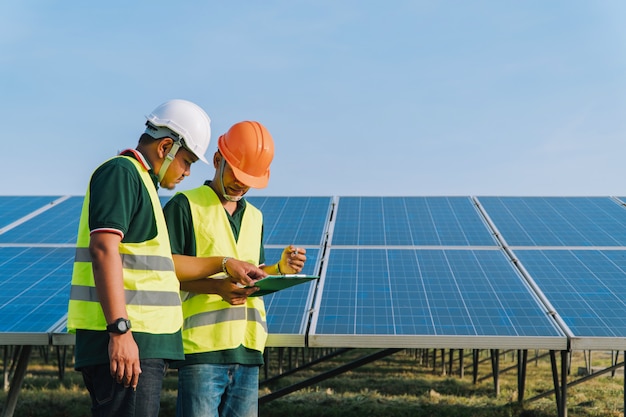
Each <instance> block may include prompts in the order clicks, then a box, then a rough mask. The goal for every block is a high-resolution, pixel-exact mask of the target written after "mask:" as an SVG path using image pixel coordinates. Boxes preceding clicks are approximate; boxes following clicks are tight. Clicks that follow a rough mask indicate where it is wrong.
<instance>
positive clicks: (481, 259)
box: [309, 248, 566, 348]
mask: <svg viewBox="0 0 626 417" xmlns="http://www.w3.org/2000/svg"><path fill="white" fill-rule="evenodd" d="M320 285H321V286H322V287H323V290H322V295H321V297H320V298H319V299H318V303H317V305H316V307H315V309H314V310H315V312H314V317H313V321H312V328H311V332H310V335H309V344H310V346H342V347H440V346H442V344H445V346H447V347H459V348H463V347H466V348H487V347H489V348H494V347H497V346H500V347H506V346H510V347H516V348H520V347H522V346H528V347H531V346H532V347H534V348H539V347H546V348H548V347H550V348H555V347H556V346H560V347H564V346H565V343H566V339H565V337H564V335H563V333H561V332H560V330H559V329H558V328H557V326H556V324H555V323H554V321H553V320H551V319H550V318H549V317H548V315H547V314H546V311H545V309H544V308H542V306H541V305H540V304H539V302H538V300H537V299H536V297H535V296H534V295H533V294H532V293H531V291H530V289H529V287H528V286H527V285H526V283H525V281H524V280H523V278H522V277H521V275H520V274H519V273H518V272H517V271H516V270H515V269H514V268H513V267H512V264H511V262H510V261H509V260H508V259H507V258H506V256H505V255H504V254H503V252H502V251H500V250H469V249H468V250H420V249H334V248H333V249H331V253H330V257H329V260H328V267H327V269H326V274H325V276H324V277H323V282H322V283H321V284H320ZM444 340H445V342H444Z"/></svg>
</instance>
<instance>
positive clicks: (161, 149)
mask: <svg viewBox="0 0 626 417" xmlns="http://www.w3.org/2000/svg"><path fill="white" fill-rule="evenodd" d="M172 145H174V141H173V140H172V138H162V139H158V144H157V153H158V155H159V158H161V159H165V157H166V156H167V154H168V152H169V151H170V149H172Z"/></svg>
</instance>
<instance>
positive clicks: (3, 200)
mask: <svg viewBox="0 0 626 417" xmlns="http://www.w3.org/2000/svg"><path fill="white" fill-rule="evenodd" d="M58 198H59V197H51V196H40V197H30V196H14V197H9V196H0V229H1V228H3V227H5V226H7V225H9V224H11V223H13V222H14V221H16V220H18V219H20V218H22V217H24V216H26V215H28V214H30V213H32V212H34V211H36V210H38V209H40V208H42V207H45V206H46V205H48V204H50V203H52V202H53V201H54V200H56V199H58Z"/></svg>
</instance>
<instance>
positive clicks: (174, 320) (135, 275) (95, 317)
mask: <svg viewBox="0 0 626 417" xmlns="http://www.w3.org/2000/svg"><path fill="white" fill-rule="evenodd" d="M116 158H127V159H128V160H130V161H131V162H133V165H134V166H135V168H136V169H137V172H138V173H139V176H140V178H141V180H142V182H143V185H144V187H145V188H146V190H147V191H148V193H149V195H150V200H151V203H152V209H153V213H154V217H155V221H156V228H157V235H156V236H155V237H154V238H153V239H151V240H148V241H145V242H141V243H120V245H119V252H120V257H121V260H122V274H123V277H124V291H125V297H126V311H127V313H128V318H129V319H130V321H131V322H132V326H133V330H134V331H137V332H145V333H151V334H171V333H175V332H177V331H178V330H180V328H181V327H182V308H181V301H180V293H179V288H180V284H179V282H178V278H177V277H176V273H175V271H174V261H173V260H172V255H171V249H170V244H169V237H168V234H167V226H166V224H165V218H164V217H163V211H162V209H161V204H160V201H159V197H158V195H157V192H156V188H155V187H154V184H153V182H152V179H151V178H150V175H149V173H148V172H147V171H146V170H145V169H144V168H143V167H142V166H141V164H140V163H139V162H138V161H136V160H135V159H134V158H129V157H126V156H118V157H116ZM90 197H91V196H90V192H89V189H88V190H87V194H86V196H85V201H84V203H83V210H82V213H81V218H80V224H79V230H78V240H77V243H76V246H77V248H76V256H75V259H74V271H73V273H72V287H71V290H70V302H69V307H68V318H67V328H68V331H70V332H74V331H76V329H86V330H105V329H106V324H107V323H106V319H105V317H104V314H103V312H102V307H101V305H100V302H99V300H98V295H97V292H96V287H95V284H94V276H93V268H92V263H91V256H90V253H89V240H90V237H89V200H90Z"/></svg>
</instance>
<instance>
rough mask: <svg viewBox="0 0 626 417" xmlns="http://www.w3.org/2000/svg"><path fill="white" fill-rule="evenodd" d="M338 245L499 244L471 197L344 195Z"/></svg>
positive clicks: (339, 211)
mask: <svg viewBox="0 0 626 417" xmlns="http://www.w3.org/2000/svg"><path fill="white" fill-rule="evenodd" d="M332 245H334V246H336V245H344V246H349V245H358V246H394V245H402V246H433V245H434V246H470V245H472V246H495V245H496V241H495V240H494V238H493V236H492V235H491V232H490V231H489V229H488V228H487V225H486V223H485V221H484V220H483V218H482V217H481V215H480V213H479V212H478V210H477V209H476V207H475V206H474V204H473V202H472V200H471V199H470V198H468V197H341V198H340V199H339V204H338V208H337V216H336V221H335V226H334V231H333V239H332Z"/></svg>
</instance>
